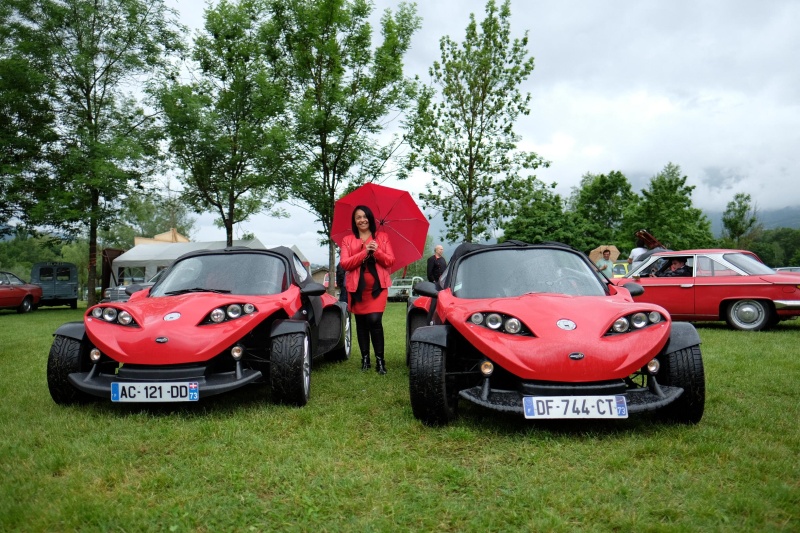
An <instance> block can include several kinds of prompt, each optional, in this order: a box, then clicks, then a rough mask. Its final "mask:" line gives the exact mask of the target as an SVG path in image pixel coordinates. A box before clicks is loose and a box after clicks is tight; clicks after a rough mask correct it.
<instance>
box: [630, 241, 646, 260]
mask: <svg viewBox="0 0 800 533" xmlns="http://www.w3.org/2000/svg"><path fill="white" fill-rule="evenodd" d="M646 251H647V248H645V246H644V241H643V240H642V239H636V248H634V249H633V250H631V253H630V254H629V255H628V264H629V265H632V264H633V263H634V262H635V261H637V260H638V258H639V256H640V255H642V254H643V253H645V252H646Z"/></svg>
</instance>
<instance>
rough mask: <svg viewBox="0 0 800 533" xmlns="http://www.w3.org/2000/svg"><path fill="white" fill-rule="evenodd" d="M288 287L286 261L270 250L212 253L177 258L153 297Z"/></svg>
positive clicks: (275, 290) (265, 291)
mask: <svg viewBox="0 0 800 533" xmlns="http://www.w3.org/2000/svg"><path fill="white" fill-rule="evenodd" d="M286 288H287V276H286V267H285V265H284V262H283V261H282V260H281V259H280V258H278V257H276V256H273V255H267V254H219V255H216V254H213V255H199V256H194V257H189V258H186V259H183V260H181V261H178V262H177V263H175V264H174V265H173V266H172V268H171V269H170V270H169V271H168V273H167V274H166V275H165V277H164V278H163V279H162V280H160V282H159V283H158V284H157V285H155V286H154V287H153V289H152V290H151V292H150V296H151V297H159V296H172V295H175V294H182V293H187V292H220V293H231V294H252V295H267V294H278V293H280V292H283V291H284V290H285V289H286Z"/></svg>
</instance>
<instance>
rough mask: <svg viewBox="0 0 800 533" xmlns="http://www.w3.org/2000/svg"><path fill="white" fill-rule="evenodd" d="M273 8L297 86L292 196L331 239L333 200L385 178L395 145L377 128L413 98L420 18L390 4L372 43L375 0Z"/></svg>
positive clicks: (311, 0) (310, 0) (323, 0)
mask: <svg viewBox="0 0 800 533" xmlns="http://www.w3.org/2000/svg"><path fill="white" fill-rule="evenodd" d="M272 9H273V17H274V20H275V23H276V27H277V28H279V30H280V34H281V38H282V43H283V46H284V48H283V50H282V52H283V57H284V58H285V60H286V61H287V62H288V65H287V70H286V72H287V75H288V76H289V78H290V80H291V84H292V94H293V100H292V103H291V124H290V126H289V129H290V131H292V132H293V138H292V146H293V148H294V152H293V154H292V168H291V169H287V172H288V178H289V183H290V186H291V195H292V197H293V198H294V199H296V200H299V201H300V202H302V203H303V204H304V205H305V206H307V208H308V209H309V211H310V212H311V213H313V214H314V215H315V216H316V217H317V220H318V221H319V222H320V223H321V224H322V231H321V232H320V233H321V234H322V235H323V236H324V237H323V238H324V240H325V241H326V242H327V236H329V235H330V233H331V227H332V224H333V208H334V204H335V202H336V199H337V198H339V197H340V196H341V195H342V194H344V193H345V192H346V190H348V189H352V188H354V187H355V186H357V185H361V184H363V183H365V182H368V181H375V180H378V179H380V178H381V177H382V176H384V175H385V173H386V172H387V170H386V168H387V160H388V159H389V157H390V156H391V155H392V154H393V153H394V152H395V150H396V149H397V147H398V146H397V145H398V141H397V140H396V139H393V140H391V141H388V142H387V144H382V143H383V142H384V141H381V140H380V134H381V132H382V131H383V128H384V124H383V121H384V120H385V118H386V117H387V116H388V115H390V114H392V113H396V112H398V111H400V110H402V109H405V108H406V107H407V105H408V103H409V95H410V93H411V91H412V86H411V84H409V83H408V81H407V80H406V79H405V78H404V77H403V57H404V55H405V54H406V52H407V51H408V49H409V46H410V45H411V36H412V35H413V33H414V32H415V31H416V30H417V29H418V28H419V27H420V19H419V17H418V16H417V14H416V7H415V6H414V5H413V4H406V3H403V2H401V3H400V4H399V5H398V7H397V12H396V13H395V14H392V12H391V11H389V10H387V11H386V12H385V13H384V14H383V16H382V17H381V37H382V42H379V43H378V44H377V46H376V47H375V48H374V49H373V37H372V27H371V25H370V23H369V16H370V14H371V12H372V9H373V6H372V4H371V3H368V2H366V1H364V0H296V1H291V2H287V1H284V0H276V1H274V2H272ZM334 266H335V248H334V244H333V243H332V242H330V243H329V268H330V270H331V271H333V269H334ZM331 290H333V288H332V287H331Z"/></svg>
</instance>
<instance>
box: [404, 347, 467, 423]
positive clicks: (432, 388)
mask: <svg viewBox="0 0 800 533" xmlns="http://www.w3.org/2000/svg"><path fill="white" fill-rule="evenodd" d="M446 368H447V350H446V349H444V348H442V347H441V346H436V345H435V344H429V343H427V342H413V343H411V365H410V370H409V375H408V385H409V392H410V395H411V410H412V411H413V412H414V416H415V417H416V418H417V419H418V420H421V421H422V422H423V423H424V424H426V425H429V426H443V425H446V424H448V423H449V422H450V421H452V420H453V419H455V417H456V416H457V415H458V390H456V386H455V383H453V382H452V381H451V380H450V379H448V377H447V374H446Z"/></svg>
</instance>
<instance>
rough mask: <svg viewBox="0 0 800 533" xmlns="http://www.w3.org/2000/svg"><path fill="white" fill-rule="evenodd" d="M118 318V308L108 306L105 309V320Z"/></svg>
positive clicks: (111, 320) (110, 320)
mask: <svg viewBox="0 0 800 533" xmlns="http://www.w3.org/2000/svg"><path fill="white" fill-rule="evenodd" d="M116 319H117V310H116V309H114V308H113V307H106V308H104V309H103V320H105V321H106V322H114V321H115V320H116Z"/></svg>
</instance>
